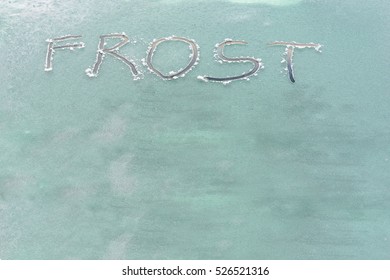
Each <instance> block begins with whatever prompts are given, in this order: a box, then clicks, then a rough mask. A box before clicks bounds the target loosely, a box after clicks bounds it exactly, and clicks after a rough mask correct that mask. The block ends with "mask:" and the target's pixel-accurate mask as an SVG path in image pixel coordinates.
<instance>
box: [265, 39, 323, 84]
mask: <svg viewBox="0 0 390 280" xmlns="http://www.w3.org/2000/svg"><path fill="white" fill-rule="evenodd" d="M269 45H271V46H286V52H285V53H284V54H285V55H286V58H285V59H283V60H282V63H284V62H286V65H287V67H286V70H287V73H288V77H289V78H290V81H291V82H293V83H295V76H294V65H293V62H292V59H293V55H294V49H295V48H298V49H304V48H314V49H315V50H316V51H318V52H321V50H320V48H321V47H322V45H320V44H315V43H296V42H294V41H293V42H282V41H275V42H272V43H270V44H269Z"/></svg>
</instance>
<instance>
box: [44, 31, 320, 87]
mask: <svg viewBox="0 0 390 280" xmlns="http://www.w3.org/2000/svg"><path fill="white" fill-rule="evenodd" d="M81 37H82V36H81V35H65V36H62V37H57V38H54V39H48V40H46V41H47V42H48V46H47V53H46V62H45V71H52V70H53V65H52V64H53V55H54V52H55V50H63V49H69V50H74V49H80V48H84V47H85V44H84V43H83V42H77V43H67V44H65V45H56V43H58V42H62V41H66V40H70V39H79V38H81ZM106 39H120V42H118V43H116V44H114V45H113V46H112V47H107V46H106V44H107V43H106ZM129 41H130V40H129V37H127V35H126V34H125V33H112V34H105V35H101V36H100V40H99V44H98V48H97V53H96V60H95V63H94V65H93V66H92V67H90V68H88V69H87V70H85V72H86V74H87V75H88V76H89V77H97V76H98V73H99V69H100V67H101V65H102V63H103V61H104V57H105V55H106V54H110V55H112V56H113V57H115V58H117V59H118V60H120V61H122V62H123V63H125V64H126V65H127V66H128V67H129V69H130V71H131V73H132V76H133V78H134V80H138V79H141V78H142V77H143V75H142V73H141V71H140V70H139V68H138V67H137V65H136V63H135V62H134V61H132V60H131V59H129V58H127V57H126V56H124V55H122V54H121V53H119V49H120V48H121V47H123V46H125V45H126V44H128V43H129ZM168 41H181V42H184V43H187V44H188V45H189V47H190V50H191V53H190V61H189V62H188V64H187V66H185V67H184V68H181V69H179V70H178V71H170V72H169V73H168V74H164V73H162V72H161V71H159V70H158V69H157V68H156V67H155V66H154V65H153V54H154V53H155V51H156V50H157V47H158V46H159V45H160V44H161V43H163V42H168ZM245 44H247V42H245V41H238V40H233V39H225V40H224V41H223V42H221V43H219V44H217V45H216V46H215V51H214V52H215V57H216V58H217V61H218V62H220V63H223V62H228V63H232V62H238V63H247V62H250V63H252V64H253V68H252V69H251V70H249V71H248V72H244V73H242V74H241V75H237V76H228V77H211V76H198V79H200V80H203V81H206V82H207V81H212V82H220V83H223V84H228V83H230V82H231V81H235V80H249V77H250V76H256V75H257V72H258V71H259V70H260V69H263V68H264V65H263V63H262V62H261V59H260V58H254V57H236V58H229V57H227V56H225V54H224V48H225V46H229V45H245ZM269 45H272V46H285V47H286V52H285V55H286V59H284V60H283V61H282V62H286V65H287V68H286V70H287V71H288V76H289V78H290V80H291V82H293V83H294V82H295V77H294V69H293V55H294V49H295V48H298V49H304V48H314V49H315V50H316V51H318V52H321V51H320V48H321V45H320V44H316V43H296V42H283V41H275V42H273V43H270V44H269ZM146 53H147V57H146V59H143V64H144V65H145V66H146V67H147V68H148V69H149V71H150V72H152V73H154V74H156V75H157V76H158V77H160V78H161V79H163V80H174V79H178V78H180V77H184V76H185V75H186V74H187V73H188V72H190V71H191V70H193V68H194V67H195V66H196V65H197V64H198V62H199V57H200V52H199V46H198V44H197V43H196V42H195V41H194V40H192V39H188V38H185V37H178V36H169V37H165V38H160V39H155V40H153V41H152V42H151V43H150V45H149V48H148V50H147V52H146Z"/></svg>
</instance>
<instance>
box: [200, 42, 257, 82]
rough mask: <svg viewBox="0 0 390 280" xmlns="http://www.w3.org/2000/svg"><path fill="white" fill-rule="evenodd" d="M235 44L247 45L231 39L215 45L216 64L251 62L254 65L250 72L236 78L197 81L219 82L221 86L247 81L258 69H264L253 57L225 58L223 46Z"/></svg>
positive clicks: (203, 78)
mask: <svg viewBox="0 0 390 280" xmlns="http://www.w3.org/2000/svg"><path fill="white" fill-rule="evenodd" d="M235 44H239V45H246V44H248V43H247V42H245V41H234V40H232V39H225V41H223V42H222V43H219V44H217V45H215V57H216V58H217V59H219V60H218V62H220V63H222V62H228V63H231V62H252V63H253V65H254V67H253V69H252V70H250V71H249V72H246V73H243V74H241V75H238V76H233V77H226V78H213V77H210V76H198V79H199V80H202V81H205V82H208V81H212V82H221V83H223V84H228V83H230V82H231V81H234V80H243V79H245V80H248V79H249V77H250V76H252V75H257V71H259V69H261V68H263V67H264V66H263V64H262V63H261V59H256V58H254V57H237V58H229V57H226V56H225V54H224V53H223V50H224V47H225V45H235Z"/></svg>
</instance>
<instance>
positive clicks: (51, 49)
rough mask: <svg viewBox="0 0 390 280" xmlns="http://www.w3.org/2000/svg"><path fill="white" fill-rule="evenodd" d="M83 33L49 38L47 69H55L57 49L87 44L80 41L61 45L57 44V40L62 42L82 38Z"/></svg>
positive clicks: (79, 47)
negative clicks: (54, 55) (54, 57)
mask: <svg viewBox="0 0 390 280" xmlns="http://www.w3.org/2000/svg"><path fill="white" fill-rule="evenodd" d="M81 37H82V36H81V35H65V36H62V37H58V38H54V39H47V40H46V42H48V43H49V44H48V45H47V52H46V63H45V71H52V70H53V66H52V64H53V62H52V61H53V54H54V52H55V50H60V49H70V50H73V49H75V48H76V49H81V48H84V47H85V44H84V43H82V42H80V43H73V44H66V45H61V46H55V45H54V43H56V42H62V41H66V40H69V39H78V38H81Z"/></svg>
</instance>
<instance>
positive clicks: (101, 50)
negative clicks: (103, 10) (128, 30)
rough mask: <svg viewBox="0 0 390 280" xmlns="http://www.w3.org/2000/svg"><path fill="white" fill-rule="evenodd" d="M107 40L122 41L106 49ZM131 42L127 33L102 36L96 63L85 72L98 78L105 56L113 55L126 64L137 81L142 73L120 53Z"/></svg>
mask: <svg viewBox="0 0 390 280" xmlns="http://www.w3.org/2000/svg"><path fill="white" fill-rule="evenodd" d="M106 38H118V39H121V41H120V42H119V43H117V44H115V45H114V46H112V47H111V48H106V47H105V45H106ZM128 42H129V37H127V36H126V34H125V33H122V34H119V33H113V34H106V35H101V36H100V41H99V45H98V50H97V54H96V61H95V64H94V66H93V67H91V68H87V70H85V73H86V74H87V75H88V77H91V78H92V77H97V75H98V72H99V69H100V65H101V64H102V63H103V59H104V56H105V54H107V53H108V54H111V55H112V56H114V57H115V58H117V59H119V60H120V61H122V62H123V63H125V64H126V65H127V66H128V67H129V68H130V70H131V72H132V74H133V77H134V79H135V80H138V79H139V78H140V76H139V74H140V72H139V71H138V69H137V67H136V66H135V64H134V62H132V61H131V60H129V59H128V58H126V57H125V56H123V55H121V54H120V53H119V52H118V51H119V48H121V47H123V46H124V45H126V44H127V43H128Z"/></svg>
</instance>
